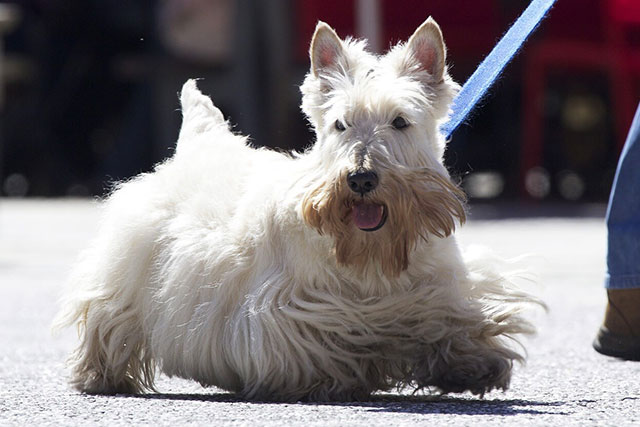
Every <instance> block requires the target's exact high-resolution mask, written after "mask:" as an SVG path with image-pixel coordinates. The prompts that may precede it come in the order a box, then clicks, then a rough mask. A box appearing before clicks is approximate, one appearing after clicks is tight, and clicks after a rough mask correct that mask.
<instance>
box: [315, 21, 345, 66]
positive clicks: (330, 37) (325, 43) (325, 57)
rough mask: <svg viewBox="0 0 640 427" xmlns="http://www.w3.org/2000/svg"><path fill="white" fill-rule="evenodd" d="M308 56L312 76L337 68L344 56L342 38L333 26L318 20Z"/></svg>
mask: <svg viewBox="0 0 640 427" xmlns="http://www.w3.org/2000/svg"><path fill="white" fill-rule="evenodd" d="M309 57H310V58H311V72H312V73H313V75H314V77H320V76H321V75H322V74H324V73H326V71H329V70H332V69H337V67H339V66H340V61H341V60H343V59H344V57H345V51H344V46H343V45H342V40H340V37H338V35H337V34H336V32H335V31H334V30H333V28H331V27H330V26H329V25H327V24H325V23H324V22H322V21H318V25H316V31H315V32H314V33H313V38H312V39H311V48H310V49H309Z"/></svg>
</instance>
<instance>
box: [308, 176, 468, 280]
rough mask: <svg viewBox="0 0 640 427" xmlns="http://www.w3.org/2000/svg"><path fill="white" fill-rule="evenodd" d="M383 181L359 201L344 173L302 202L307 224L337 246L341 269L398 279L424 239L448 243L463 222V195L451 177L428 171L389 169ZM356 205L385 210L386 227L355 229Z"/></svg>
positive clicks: (320, 187)
mask: <svg viewBox="0 0 640 427" xmlns="http://www.w3.org/2000/svg"><path fill="white" fill-rule="evenodd" d="M383 179H384V182H381V183H380V185H379V186H378V187H377V188H376V189H375V191H372V192H371V193H370V194H366V195H364V196H360V195H358V194H356V193H354V192H352V191H351V190H350V189H349V188H348V186H347V179H346V173H345V174H340V175H339V176H338V177H337V178H335V179H334V180H329V181H326V182H324V183H322V184H321V185H319V186H317V187H316V188H314V189H312V190H311V191H309V192H308V193H307V195H306V197H305V198H304V199H303V201H302V214H303V217H304V220H305V221H306V222H307V223H308V224H309V225H310V226H312V227H314V228H316V229H317V230H318V232H319V233H320V234H327V235H330V236H332V237H333V239H334V241H335V249H334V250H335V256H336V260H337V262H338V263H339V264H342V265H348V266H350V267H352V268H355V269H356V270H357V271H358V272H359V273H362V272H364V270H365V269H367V268H368V267H369V268H371V267H373V268H375V266H379V267H380V269H381V270H382V273H383V274H384V275H385V276H387V277H397V276H398V275H399V274H400V273H401V272H402V271H404V270H406V269H407V268H408V265H409V256H410V253H411V251H412V250H413V249H414V248H415V247H416V244H417V243H418V242H419V240H420V239H422V240H425V241H427V240H428V239H429V237H430V236H436V237H439V238H444V237H446V236H449V235H450V234H451V233H453V231H454V230H455V227H456V223H457V222H460V223H463V222H464V221H465V210H464V200H465V196H464V193H463V192H462V190H460V189H459V188H458V187H457V186H456V185H454V184H453V183H452V182H451V181H450V180H449V179H448V178H445V177H443V176H441V175H440V174H439V173H437V172H435V171H433V170H430V169H427V168H420V169H407V168H402V169H398V168H390V169H385V171H384V178H383ZM358 203H366V204H371V205H374V206H375V205H379V206H380V205H381V206H384V212H383V215H384V217H383V218H381V219H380V223H381V224H382V226H379V228H378V227H374V228H376V230H375V231H365V230H362V229H360V228H358V227H357V226H356V224H354V214H353V210H354V206H355V205H356V204H358Z"/></svg>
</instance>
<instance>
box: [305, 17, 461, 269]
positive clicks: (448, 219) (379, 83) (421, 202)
mask: <svg viewBox="0 0 640 427" xmlns="http://www.w3.org/2000/svg"><path fill="white" fill-rule="evenodd" d="M365 47H366V46H365V43H364V42H363V41H354V40H350V39H347V40H345V41H343V40H341V39H340V38H339V37H338V36H337V35H336V33H335V32H334V31H333V30H332V29H331V28H330V27H329V26H328V25H326V24H324V23H322V22H320V23H319V24H318V26H317V27H316V31H315V34H314V36H313V40H312V42H311V49H310V56H311V70H310V72H309V74H308V75H307V77H306V79H305V81H304V84H303V85H302V87H301V90H302V94H303V101H302V109H303V111H304V112H305V114H306V115H307V117H308V118H309V121H310V122H311V125H312V126H313V128H314V129H315V131H316V135H317V141H316V144H315V145H314V147H313V148H312V149H311V150H310V151H309V153H308V155H309V156H310V157H311V158H313V159H314V160H315V161H316V163H317V165H318V168H317V176H316V177H314V178H313V179H312V180H311V181H312V182H313V184H312V185H311V186H310V187H309V189H308V191H307V193H306V195H305V197H304V199H303V201H302V214H303V217H304V219H305V221H306V222H307V223H308V224H309V225H311V226H312V227H315V228H316V229H317V230H318V231H319V232H320V233H324V234H328V235H330V236H332V237H333V238H334V239H335V252H336V257H337V260H338V262H339V263H341V264H344V265H350V266H352V267H354V268H356V269H359V270H361V271H362V270H364V269H365V268H366V267H367V266H379V267H380V268H381V270H382V273H383V274H385V275H387V276H397V275H399V274H400V273H401V272H402V271H403V270H405V269H406V268H407V267H408V263H409V255H410V252H411V251H412V250H413V248H415V246H416V244H417V243H418V242H419V241H420V240H425V241H428V240H429V239H430V238H444V237H446V236H448V235H450V234H451V233H452V232H453V231H454V229H455V227H456V224H457V223H458V222H462V221H464V219H465V211H464V205H463V200H464V194H463V193H462V191H461V190H460V189H459V188H458V187H457V186H456V185H454V184H453V183H452V182H451V181H450V179H449V175H448V173H447V171H446V169H445V168H444V166H443V164H442V157H443V154H444V146H445V141H444V138H443V137H442V135H440V133H439V132H438V126H439V125H440V124H441V123H442V122H443V121H444V120H446V118H447V114H448V111H449V107H450V104H451V101H452V99H453V97H454V95H455V93H456V92H457V90H458V85H457V84H455V83H454V82H453V81H452V80H451V78H450V77H449V75H448V73H447V69H446V64H445V60H446V57H445V46H444V43H443V40H442V33H441V31H440V28H439V27H438V24H437V23H436V22H435V21H434V20H433V19H431V18H429V19H427V20H426V21H425V22H424V23H423V24H422V25H421V26H420V27H419V28H418V29H417V30H416V31H415V33H414V34H413V35H412V36H411V38H410V39H409V41H408V42H406V43H400V44H398V45H397V46H395V47H393V48H392V49H391V50H390V51H389V52H388V53H387V54H386V55H384V56H379V57H378V56H374V55H372V54H370V53H368V52H367V51H366V49H365Z"/></svg>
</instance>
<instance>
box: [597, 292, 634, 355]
mask: <svg viewBox="0 0 640 427" xmlns="http://www.w3.org/2000/svg"><path fill="white" fill-rule="evenodd" d="M607 297H608V299H609V303H608V304H607V310H606V312H605V316H604V324H603V325H602V326H601V327H600V330H599V331H598V335H597V336H596V339H595V340H594V341H593V348H594V349H595V350H596V351H597V352H598V353H601V354H604V355H607V356H613V357H619V358H621V359H626V360H640V288H632V289H609V290H607Z"/></svg>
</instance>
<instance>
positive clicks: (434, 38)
mask: <svg viewBox="0 0 640 427" xmlns="http://www.w3.org/2000/svg"><path fill="white" fill-rule="evenodd" d="M406 50H407V54H408V55H411V57H412V58H413V59H414V60H415V61H417V63H418V67H419V70H420V71H426V72H427V73H428V74H429V77H430V78H431V79H432V81H433V82H434V83H439V82H441V81H442V79H443V77H444V73H445V61H446V48H445V46H444V41H443V39H442V31H440V26H439V25H438V23H437V22H436V21H435V20H434V19H433V18H432V17H429V18H427V20H426V21H424V22H423V23H422V25H420V26H419V27H418V29H417V30H416V31H415V32H414V33H413V35H412V36H411V37H410V38H409V41H408V42H407V45H406Z"/></svg>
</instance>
